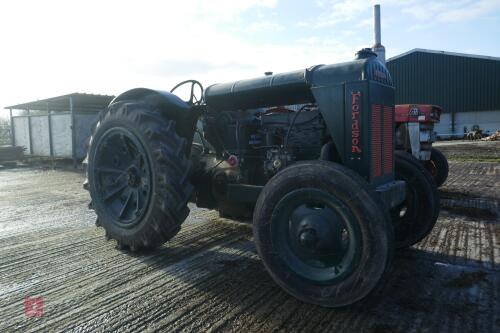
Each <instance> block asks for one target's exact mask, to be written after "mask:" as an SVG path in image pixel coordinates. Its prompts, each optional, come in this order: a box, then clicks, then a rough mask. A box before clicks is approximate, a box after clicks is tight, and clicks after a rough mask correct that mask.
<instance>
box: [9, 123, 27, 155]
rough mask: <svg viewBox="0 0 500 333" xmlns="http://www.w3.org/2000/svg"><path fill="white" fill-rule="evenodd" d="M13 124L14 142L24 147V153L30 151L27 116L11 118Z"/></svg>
mask: <svg viewBox="0 0 500 333" xmlns="http://www.w3.org/2000/svg"><path fill="white" fill-rule="evenodd" d="M12 121H13V124H14V142H15V145H16V146H21V147H25V148H26V151H25V154H29V152H30V136H29V127H28V117H15V118H13V119H12Z"/></svg>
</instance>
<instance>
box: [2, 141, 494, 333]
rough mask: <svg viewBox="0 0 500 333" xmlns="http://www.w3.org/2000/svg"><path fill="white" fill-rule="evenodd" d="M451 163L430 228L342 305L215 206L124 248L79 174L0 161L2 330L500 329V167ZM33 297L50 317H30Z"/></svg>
mask: <svg viewBox="0 0 500 333" xmlns="http://www.w3.org/2000/svg"><path fill="white" fill-rule="evenodd" d="M497 147H500V146H497ZM450 165H451V175H450V178H449V181H448V182H447V183H446V184H445V186H444V187H443V189H442V194H443V196H444V197H445V199H444V201H443V205H444V207H445V208H446V209H443V210H442V211H441V214H440V217H439V220H438V223H437V226H436V228H435V229H434V230H433V232H432V233H431V234H430V235H429V236H428V237H427V238H426V239H425V240H424V241H423V242H421V243H420V244H418V245H417V246H415V247H414V248H411V249H409V250H405V251H400V252H398V253H397V256H396V258H395V261H394V265H393V268H392V271H391V272H390V274H389V275H388V279H387V281H386V283H385V284H384V285H382V286H381V287H380V288H379V289H378V290H376V292H374V293H373V294H372V295H371V296H370V297H369V298H368V299H366V300H364V301H363V302H361V303H359V304H356V305H353V306H351V307H348V308H344V309H338V310H331V309H324V308H320V307H317V306H312V305H308V304H304V303H302V302H300V301H297V300H295V299H294V298H292V297H291V296H288V295H287V294H286V293H285V292H283V291H282V290H281V289H280V288H279V287H277V286H276V285H275V284H274V283H273V281H272V280H271V279H270V277H269V276H268V274H267V273H266V271H265V270H264V268H263V266H262V264H261V262H260V260H259V258H258V256H257V255H256V252H255V248H254V246H253V244H252V242H251V231H250V228H249V227H248V226H246V225H242V224H238V223H234V222H231V221H229V220H225V219H220V218H218V215H217V213H216V212H213V211H206V210H200V209H196V208H193V209H192V213H191V215H190V217H189V218H188V220H187V221H186V223H185V224H184V225H183V228H182V230H181V232H180V233H179V234H178V235H177V236H176V237H175V238H174V239H173V240H172V241H171V242H170V243H168V244H167V245H165V246H163V247H162V248H161V249H159V250H157V251H155V252H151V253H148V254H143V255H129V254H127V253H122V252H120V251H119V250H117V249H116V248H115V243H114V242H113V241H111V242H106V241H105V240H104V232H103V230H102V229H100V228H96V227H95V226H94V220H95V215H94V214H93V212H92V211H89V210H88V209H87V208H86V205H87V203H88V201H89V198H88V194H87V193H86V192H85V191H84V190H82V187H81V184H82V180H83V176H82V175H81V174H78V173H75V172H70V171H63V170H59V171H49V170H37V169H33V168H19V169H10V170H1V171H0V309H1V310H0V332H14V331H22V332H48V331H65V332H90V331H98V332H102V331H136V332H142V331H157V330H160V331H167V332H171V331H176V332H177V331H185V332H188V331H189V332H191V331H195V332H199V331H203V332H204V331H233V332H275V331H286V332H295V331H302V332H313V331H318V332H333V331H342V332H499V331H500V302H499V299H500V219H499V218H498V215H497V214H496V213H495V209H496V208H498V202H499V200H500V193H499V188H500V164H499V163H486V162H484V163H468V162H459V161H458V162H457V161H450ZM470 185H472V187H473V188H472V189H470V188H469V186H470ZM38 296H41V297H43V301H44V309H43V316H41V317H32V318H28V317H26V315H25V308H24V300H25V297H38Z"/></svg>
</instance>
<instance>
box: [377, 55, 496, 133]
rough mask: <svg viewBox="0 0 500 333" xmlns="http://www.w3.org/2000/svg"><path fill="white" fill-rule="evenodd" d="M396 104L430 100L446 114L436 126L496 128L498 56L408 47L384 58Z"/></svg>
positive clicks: (447, 130)
mask: <svg viewBox="0 0 500 333" xmlns="http://www.w3.org/2000/svg"><path fill="white" fill-rule="evenodd" d="M387 67H388V68H389V70H390V72H391V75H392V77H393V80H394V84H395V86H396V104H435V105H439V106H441V107H442V108H443V110H444V112H445V114H444V115H443V116H442V117H441V123H440V124H439V125H438V126H437V128H436V132H437V133H438V135H440V136H442V137H448V136H451V135H456V136H461V135H463V133H464V127H466V128H467V129H468V130H470V129H471V128H472V126H474V125H479V127H480V128H482V129H483V130H485V131H486V132H491V133H493V132H495V131H497V130H499V129H500V58H495V57H487V56H476V55H469V54H461V53H452V52H444V51H432V50H424V49H413V50H411V51H408V52H406V53H403V54H401V55H398V56H395V57H393V58H390V59H389V60H387Z"/></svg>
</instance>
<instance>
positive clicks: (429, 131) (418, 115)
mask: <svg viewBox="0 0 500 333" xmlns="http://www.w3.org/2000/svg"><path fill="white" fill-rule="evenodd" d="M395 112H396V114H395V121H396V150H402V151H405V152H408V153H410V154H412V155H413V156H414V157H415V158H416V159H418V160H420V161H421V162H422V163H423V165H424V167H425V168H426V169H427V170H428V171H429V172H430V173H431V175H432V177H433V179H434V181H435V183H436V185H437V186H438V187H439V186H441V185H443V184H444V182H445V181H446V178H448V160H447V159H446V157H445V156H444V155H443V153H442V152H440V151H439V150H437V149H436V148H433V147H432V143H433V142H435V141H436V133H435V132H434V124H436V123H439V120H440V117H441V112H442V109H441V108H440V107H439V106H436V105H426V104H403V105H396V108H395Z"/></svg>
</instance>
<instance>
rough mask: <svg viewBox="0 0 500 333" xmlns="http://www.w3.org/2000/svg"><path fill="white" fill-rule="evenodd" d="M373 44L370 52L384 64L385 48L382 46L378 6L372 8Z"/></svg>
mask: <svg viewBox="0 0 500 333" xmlns="http://www.w3.org/2000/svg"><path fill="white" fill-rule="evenodd" d="M373 16H374V17H373V18H374V30H375V44H374V45H373V47H372V51H373V52H375V53H376V54H377V57H378V58H379V60H380V61H382V62H383V63H384V64H385V47H384V46H383V45H382V37H381V28H380V5H375V6H374V7H373Z"/></svg>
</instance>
